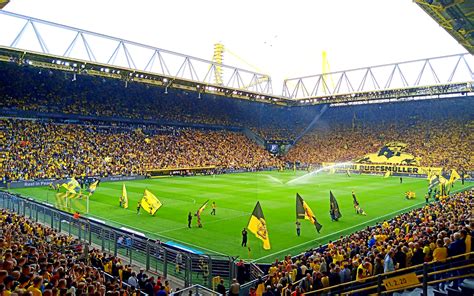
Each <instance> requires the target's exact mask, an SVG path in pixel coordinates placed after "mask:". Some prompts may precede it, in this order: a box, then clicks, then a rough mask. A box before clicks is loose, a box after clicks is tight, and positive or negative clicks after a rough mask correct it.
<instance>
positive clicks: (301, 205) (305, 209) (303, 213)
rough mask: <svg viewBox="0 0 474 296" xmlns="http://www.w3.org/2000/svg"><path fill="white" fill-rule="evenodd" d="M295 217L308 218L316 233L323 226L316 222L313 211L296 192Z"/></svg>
mask: <svg viewBox="0 0 474 296" xmlns="http://www.w3.org/2000/svg"><path fill="white" fill-rule="evenodd" d="M296 219H306V220H309V221H310V222H311V223H312V224H313V225H314V227H316V231H317V232H318V233H319V231H320V230H321V228H322V227H323V226H322V225H321V224H319V223H318V220H317V219H316V216H315V215H314V214H313V211H312V210H311V208H310V207H309V206H308V204H307V203H306V202H305V201H304V200H303V198H302V197H301V196H300V195H299V194H298V193H296Z"/></svg>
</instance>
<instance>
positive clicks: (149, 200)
mask: <svg viewBox="0 0 474 296" xmlns="http://www.w3.org/2000/svg"><path fill="white" fill-rule="evenodd" d="M140 204H141V206H142V208H143V210H144V211H146V212H147V213H150V215H155V213H156V211H157V210H158V209H159V208H160V207H161V205H162V204H161V202H160V201H159V200H158V198H157V197H156V196H155V195H153V193H151V192H150V191H148V189H145V192H144V193H143V197H142V199H141V201H140Z"/></svg>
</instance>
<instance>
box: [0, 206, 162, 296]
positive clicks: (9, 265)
mask: <svg viewBox="0 0 474 296" xmlns="http://www.w3.org/2000/svg"><path fill="white" fill-rule="evenodd" d="M0 223H1V225H2V227H1V231H2V233H1V238H0V253H1V261H0V263H1V264H0V265H1V270H0V291H1V293H2V295H33V296H37V295H139V293H140V292H139V291H140V289H143V290H144V289H145V288H146V287H145V283H147V284H148V285H150V283H152V284H153V285H154V286H156V288H157V289H160V287H161V286H163V287H164V288H165V289H167V292H170V287H169V285H168V286H167V287H165V283H164V282H163V283H161V282H157V283H156V285H155V282H154V278H153V277H150V278H146V280H145V281H141V282H138V281H137V282H134V281H133V280H130V281H129V279H130V278H136V274H138V272H137V273H135V272H134V271H132V269H131V267H130V266H129V265H125V264H123V263H122V261H121V259H120V258H119V257H114V256H111V255H107V254H105V253H102V252H100V251H99V250H97V249H91V250H89V249H88V246H86V245H84V244H83V243H82V242H81V241H79V240H78V239H76V238H73V237H72V236H68V235H64V234H62V233H60V232H58V231H56V230H53V229H51V228H49V227H47V226H44V225H42V224H39V223H35V222H33V221H31V220H29V219H27V218H25V217H24V216H22V215H18V214H16V213H14V212H9V211H7V210H2V211H1V213H0ZM140 276H141V275H140ZM119 279H121V280H119ZM127 282H128V283H129V284H126V283H127ZM152 288H155V287H152ZM152 294H153V293H152Z"/></svg>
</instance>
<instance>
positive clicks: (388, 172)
mask: <svg viewBox="0 0 474 296" xmlns="http://www.w3.org/2000/svg"><path fill="white" fill-rule="evenodd" d="M391 175H392V172H391V171H387V172H386V173H385V175H384V176H383V177H384V178H388V177H390V176H391Z"/></svg>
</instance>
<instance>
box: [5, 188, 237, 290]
mask: <svg viewBox="0 0 474 296" xmlns="http://www.w3.org/2000/svg"><path fill="white" fill-rule="evenodd" d="M0 207H2V208H4V209H8V210H11V211H13V212H16V213H18V214H20V215H23V216H25V217H27V218H29V219H31V220H32V221H35V222H39V223H42V224H45V225H47V226H49V227H51V228H53V229H56V230H58V231H62V232H64V233H66V234H69V235H72V236H75V237H77V238H78V239H79V240H80V241H82V242H84V243H88V244H89V245H95V246H99V248H100V249H101V250H102V251H104V252H108V253H110V254H113V255H114V256H120V257H122V258H127V261H128V262H127V264H131V265H132V264H135V265H138V266H143V267H144V268H145V270H146V271H148V272H155V273H160V274H162V275H163V276H164V277H168V276H173V277H175V278H176V279H177V280H182V281H183V283H184V286H185V287H188V286H191V285H193V284H200V285H203V286H207V287H212V278H213V277H215V276H220V278H222V279H224V280H225V281H226V283H228V285H230V282H231V280H232V278H233V277H234V274H235V268H234V264H235V263H234V259H233V258H232V257H228V256H222V255H214V254H205V255H203V254H193V253H189V252H186V251H184V250H181V249H177V248H174V247H171V246H168V245H166V244H163V243H161V242H159V241H156V240H152V239H149V238H147V237H144V236H141V235H137V234H134V233H131V232H128V231H125V230H121V229H118V228H115V227H112V226H109V225H106V224H103V223H101V222H99V221H96V220H91V219H87V218H82V217H81V218H79V219H74V218H73V216H72V214H70V213H67V212H63V211H60V210H58V209H56V208H54V207H52V206H50V205H48V204H45V203H40V202H37V201H35V200H32V199H30V198H24V197H21V196H19V195H15V194H11V193H8V192H4V191H0Z"/></svg>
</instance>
